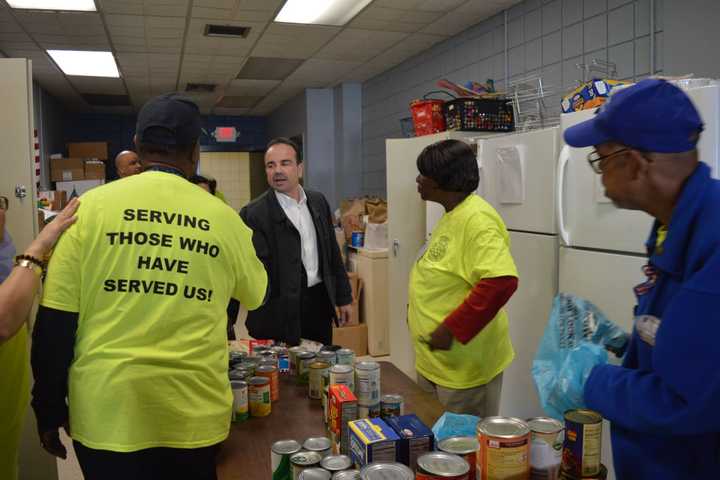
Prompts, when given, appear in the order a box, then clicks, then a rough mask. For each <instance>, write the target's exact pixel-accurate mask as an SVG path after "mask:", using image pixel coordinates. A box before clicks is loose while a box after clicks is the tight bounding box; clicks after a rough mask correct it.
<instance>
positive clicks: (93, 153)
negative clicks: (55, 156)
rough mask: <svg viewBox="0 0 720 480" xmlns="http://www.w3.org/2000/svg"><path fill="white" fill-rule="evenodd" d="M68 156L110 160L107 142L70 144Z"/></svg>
mask: <svg viewBox="0 0 720 480" xmlns="http://www.w3.org/2000/svg"><path fill="white" fill-rule="evenodd" d="M68 156H70V157H77V158H96V159H98V160H107V159H108V144H107V142H74V143H68Z"/></svg>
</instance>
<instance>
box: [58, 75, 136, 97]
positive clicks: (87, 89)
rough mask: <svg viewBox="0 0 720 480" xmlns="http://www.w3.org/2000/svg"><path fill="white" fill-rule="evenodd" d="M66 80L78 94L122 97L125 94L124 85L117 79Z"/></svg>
mask: <svg viewBox="0 0 720 480" xmlns="http://www.w3.org/2000/svg"><path fill="white" fill-rule="evenodd" d="M68 80H70V83H72V84H73V85H74V86H75V88H76V89H77V90H78V91H79V92H80V93H92V94H108V95H124V94H125V93H126V92H125V85H124V84H123V81H122V80H121V79H119V78H95V77H77V76H68Z"/></svg>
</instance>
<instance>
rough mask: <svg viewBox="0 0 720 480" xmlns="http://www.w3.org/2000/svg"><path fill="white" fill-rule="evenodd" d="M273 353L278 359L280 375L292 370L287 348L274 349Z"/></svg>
mask: <svg viewBox="0 0 720 480" xmlns="http://www.w3.org/2000/svg"><path fill="white" fill-rule="evenodd" d="M272 351H273V353H275V355H276V356H277V359H278V370H279V371H280V373H287V372H288V371H289V370H290V361H289V359H288V349H287V348H285V347H273V348H272Z"/></svg>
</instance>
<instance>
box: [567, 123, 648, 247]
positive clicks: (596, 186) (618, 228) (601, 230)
mask: <svg viewBox="0 0 720 480" xmlns="http://www.w3.org/2000/svg"><path fill="white" fill-rule="evenodd" d="M593 115H594V110H593V111H583V112H577V113H568V114H564V115H562V116H561V125H562V129H563V130H565V129H567V128H568V127H570V126H572V125H575V124H577V123H580V122H583V121H585V120H588V119H590V118H592V116H593ZM591 151H592V148H571V147H568V146H567V145H564V146H563V149H562V150H561V152H560V157H559V160H558V195H557V207H558V208H557V211H558V213H557V215H558V222H559V223H558V225H559V226H558V229H559V232H560V237H561V240H562V243H563V244H565V245H568V246H572V247H583V248H593V249H601V250H612V251H617V252H630V253H638V254H642V253H645V245H644V243H645V240H646V239H647V237H648V234H649V232H650V228H651V226H652V222H653V219H652V217H650V215H648V214H647V213H645V212H640V211H635V210H622V209H618V208H617V207H615V205H613V203H612V202H611V201H610V199H609V198H607V197H606V196H605V189H604V188H603V186H602V183H601V182H600V175H598V174H596V173H595V172H593V170H592V169H591V168H590V166H589V165H588V163H587V159H586V157H587V154H588V153H590V152H591Z"/></svg>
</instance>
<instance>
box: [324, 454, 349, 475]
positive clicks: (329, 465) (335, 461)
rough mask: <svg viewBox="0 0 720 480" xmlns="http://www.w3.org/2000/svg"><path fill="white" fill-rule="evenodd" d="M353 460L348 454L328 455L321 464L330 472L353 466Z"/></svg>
mask: <svg viewBox="0 0 720 480" xmlns="http://www.w3.org/2000/svg"><path fill="white" fill-rule="evenodd" d="M352 465H353V462H352V460H351V459H350V457H348V456H347V455H328V456H327V457H325V458H323V459H322V460H321V461H320V466H321V467H322V468H324V469H325V470H327V471H328V472H340V471H343V470H347V469H349V468H350V467H352Z"/></svg>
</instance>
